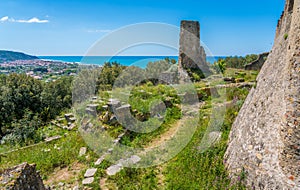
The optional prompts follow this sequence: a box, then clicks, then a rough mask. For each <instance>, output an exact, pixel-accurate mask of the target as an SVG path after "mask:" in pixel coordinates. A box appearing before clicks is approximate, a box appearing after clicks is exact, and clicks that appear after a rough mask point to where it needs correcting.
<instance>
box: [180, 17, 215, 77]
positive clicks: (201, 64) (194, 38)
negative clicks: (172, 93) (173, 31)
mask: <svg viewBox="0 0 300 190" xmlns="http://www.w3.org/2000/svg"><path fill="white" fill-rule="evenodd" d="M179 43H180V47H179V58H178V66H179V72H182V70H189V69H192V70H193V69H201V71H202V72H203V73H206V74H209V73H210V71H209V67H208V65H207V63H206V54H205V51H204V48H203V47H202V46H201V45H200V24H199V22H198V21H186V20H183V21H181V26H180V42H179ZM181 75H182V74H181Z"/></svg>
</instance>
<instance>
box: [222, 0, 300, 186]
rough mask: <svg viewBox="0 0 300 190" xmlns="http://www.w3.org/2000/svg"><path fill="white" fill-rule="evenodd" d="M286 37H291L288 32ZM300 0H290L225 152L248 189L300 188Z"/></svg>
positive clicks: (230, 168)
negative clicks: (244, 175) (243, 178)
mask: <svg viewBox="0 0 300 190" xmlns="http://www.w3.org/2000/svg"><path fill="white" fill-rule="evenodd" d="M287 36H288V37H287ZM299 72H300V0H287V2H286V6H285V11H284V14H283V15H282V17H281V19H280V20H279V23H278V28H277V31H276V38H275V43H274V46H273V49H272V51H271V53H270V55H269V56H268V59H267V61H266V63H265V64H264V65H263V67H262V69H261V71H260V74H259V75H258V78H257V85H256V88H252V89H251V91H250V93H249V95H248V97H247V99H246V101H245V103H244V105H243V107H242V108H241V110H240V112H239V114H238V116H237V118H236V120H235V122H234V124H233V126H232V131H231V133H230V140H229V146H228V148H227V151H226V154H225V161H226V166H227V168H228V171H229V173H230V175H231V176H232V177H235V176H236V175H239V174H240V173H241V172H242V171H243V170H244V172H245V174H246V184H247V186H248V187H249V189H250V188H251V189H300V154H299V153H300V130H299V127H300V126H299V123H300V94H299V92H300V74H299Z"/></svg>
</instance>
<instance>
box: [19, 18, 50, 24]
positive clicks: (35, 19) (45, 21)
mask: <svg viewBox="0 0 300 190" xmlns="http://www.w3.org/2000/svg"><path fill="white" fill-rule="evenodd" d="M16 22H20V23H47V22H49V20H40V19H38V18H36V17H33V18H31V19H29V20H16Z"/></svg>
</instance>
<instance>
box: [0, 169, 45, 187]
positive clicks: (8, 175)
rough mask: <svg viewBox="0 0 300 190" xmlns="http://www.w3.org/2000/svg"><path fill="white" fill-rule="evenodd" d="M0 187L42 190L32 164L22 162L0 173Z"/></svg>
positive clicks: (40, 181) (41, 182) (40, 180)
mask: <svg viewBox="0 0 300 190" xmlns="http://www.w3.org/2000/svg"><path fill="white" fill-rule="evenodd" d="M0 189H7V190H9V189H14V190H44V189H45V187H44V184H43V181H42V179H41V177H40V175H39V174H38V173H37V171H36V169H35V165H34V164H27V163H23V164H20V165H18V166H15V167H13V168H10V169H6V170H4V171H2V172H1V173H0Z"/></svg>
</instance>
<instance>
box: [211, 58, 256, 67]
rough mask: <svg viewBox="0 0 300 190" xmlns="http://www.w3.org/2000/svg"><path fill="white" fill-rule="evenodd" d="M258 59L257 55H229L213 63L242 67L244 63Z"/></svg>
mask: <svg viewBox="0 0 300 190" xmlns="http://www.w3.org/2000/svg"><path fill="white" fill-rule="evenodd" d="M257 59H258V55H256V54H250V55H246V56H244V57H243V56H233V57H232V56H231V57H226V58H224V59H219V60H218V61H217V62H215V63H214V65H217V66H218V65H219V64H220V63H221V62H222V63H224V64H225V65H226V67H227V68H236V69H244V68H245V65H247V64H248V63H251V62H253V61H255V60H257Z"/></svg>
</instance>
